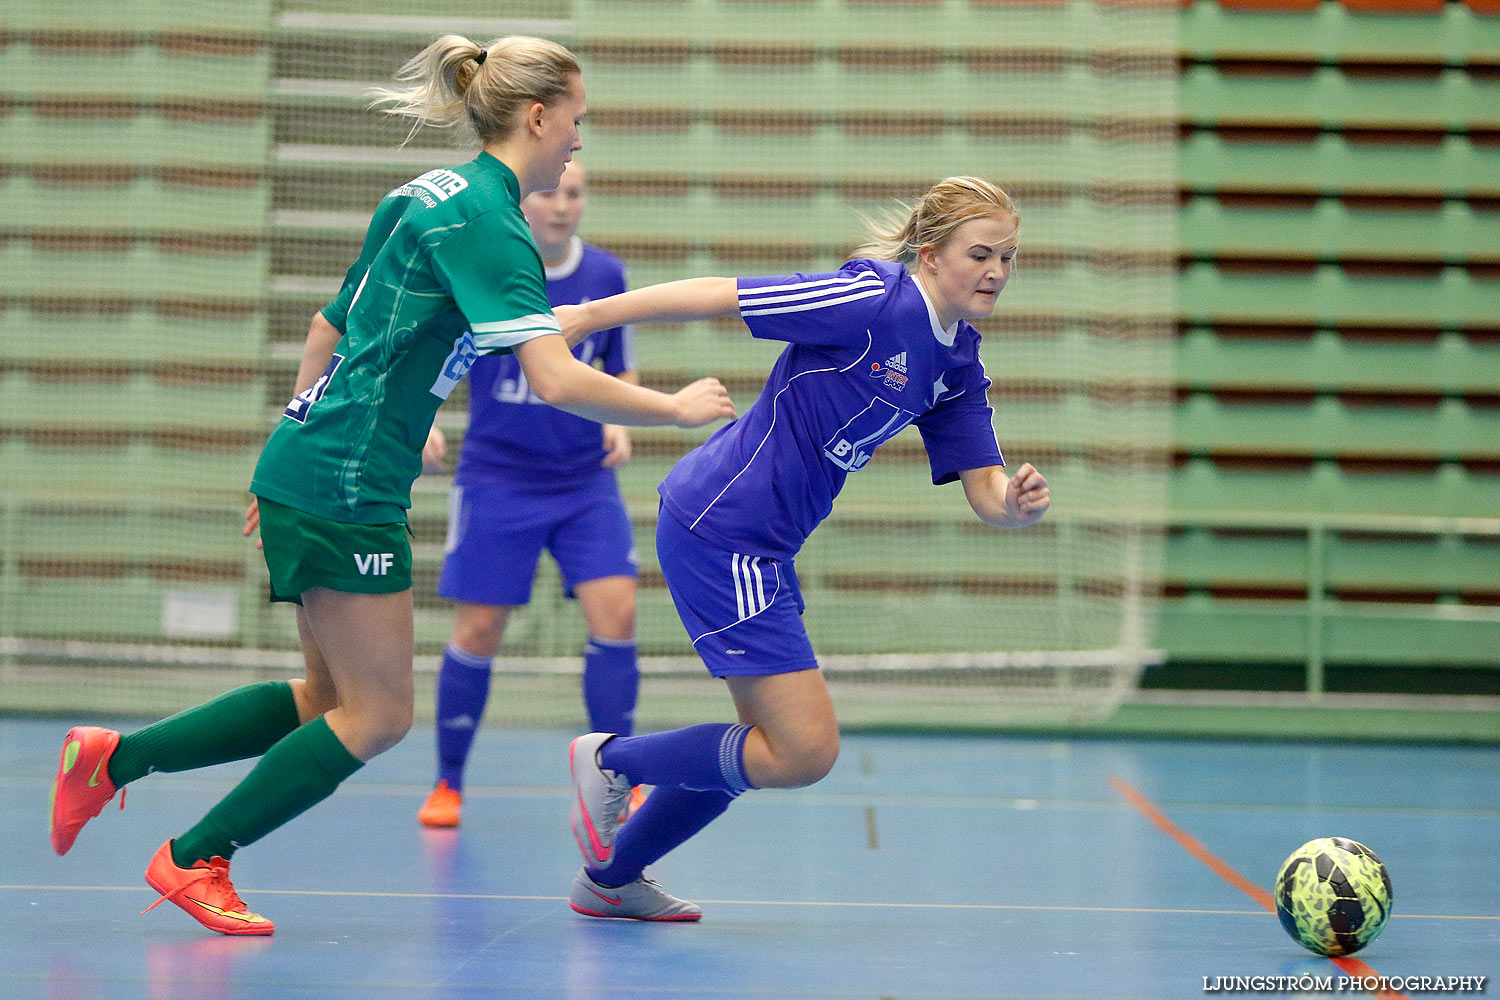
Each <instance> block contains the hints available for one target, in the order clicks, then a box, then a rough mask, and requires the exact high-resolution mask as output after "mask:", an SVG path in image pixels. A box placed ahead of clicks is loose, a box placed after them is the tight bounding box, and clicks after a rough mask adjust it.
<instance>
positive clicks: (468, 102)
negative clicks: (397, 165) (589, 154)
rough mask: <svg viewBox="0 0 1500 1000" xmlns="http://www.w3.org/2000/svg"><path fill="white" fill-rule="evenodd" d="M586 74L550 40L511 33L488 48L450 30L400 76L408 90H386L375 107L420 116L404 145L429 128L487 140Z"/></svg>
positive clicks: (378, 93)
mask: <svg viewBox="0 0 1500 1000" xmlns="http://www.w3.org/2000/svg"><path fill="white" fill-rule="evenodd" d="M579 73H580V70H579V66H578V59H577V58H576V57H575V56H574V55H573V53H571V52H569V51H568V50H567V49H565V48H564V47H563V46H561V45H558V44H557V43H556V42H550V41H547V40H546V39H543V38H531V37H529V36H526V35H510V36H508V37H505V38H499V39H496V40H495V41H493V42H490V43H488V44H486V45H479V44H477V43H475V42H471V41H470V40H469V39H467V38H465V37H464V36H462V35H443V36H442V37H441V38H439V39H438V40H437V41H435V42H433V43H432V44H431V45H429V46H427V47H426V48H425V49H423V50H422V51H421V52H419V53H417V54H416V55H415V56H413V57H412V58H411V59H410V60H408V61H407V63H406V65H404V66H402V67H401V69H400V70H398V71H397V73H396V82H397V83H404V84H407V86H405V87H379V88H376V89H375V90H374V91H373V92H372V93H373V96H374V97H375V100H374V102H373V103H372V104H371V105H370V106H371V107H372V108H374V107H381V105H390V106H389V107H382V108H381V110H382V111H384V112H385V113H386V114H388V115H400V116H403V117H407V118H412V119H414V121H413V123H412V127H411V131H410V132H408V133H407V135H406V139H405V140H403V141H402V145H405V144H406V142H409V141H410V140H411V137H412V136H413V135H416V133H417V129H419V128H421V127H422V126H424V125H427V126H431V127H433V128H454V127H457V126H460V125H468V126H469V127H470V128H472V129H473V130H474V133H475V135H476V136H478V138H479V141H480V143H481V144H487V143H490V142H493V141H496V140H499V139H504V138H505V137H506V136H508V135H510V133H511V132H512V131H513V130H514V129H515V127H516V123H517V115H518V113H519V112H520V111H521V110H523V109H524V108H526V107H529V106H530V105H532V104H535V103H541V104H551V103H552V102H553V101H554V100H556V99H557V98H558V97H559V96H560V95H561V94H562V93H564V92H565V91H566V90H567V89H568V88H569V86H571V85H572V83H573V80H574V78H575V77H577V76H578V75H579Z"/></svg>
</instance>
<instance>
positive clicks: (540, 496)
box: [417, 160, 640, 827]
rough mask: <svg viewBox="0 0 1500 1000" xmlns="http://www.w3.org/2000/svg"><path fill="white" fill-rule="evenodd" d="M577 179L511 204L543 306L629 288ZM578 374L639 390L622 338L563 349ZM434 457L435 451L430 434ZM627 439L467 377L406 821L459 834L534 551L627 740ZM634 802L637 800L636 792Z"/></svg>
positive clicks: (517, 378)
mask: <svg viewBox="0 0 1500 1000" xmlns="http://www.w3.org/2000/svg"><path fill="white" fill-rule="evenodd" d="M587 203H588V186H587V178H586V177H585V174H584V169H583V166H582V165H581V164H580V163H579V162H578V161H577V160H574V161H573V162H571V163H569V164H568V167H567V169H566V170H565V171H563V177H562V181H561V182H560V183H559V184H558V186H557V190H556V191H538V192H536V193H534V194H532V195H530V196H529V197H527V198H526V200H525V201H523V202H522V203H521V211H523V212H524V213H525V214H526V220H527V222H529V223H530V224H531V232H532V235H533V236H534V237H535V239H536V246H537V251H538V252H539V253H540V254H541V257H542V263H543V264H544V265H545V267H546V274H547V297H548V298H549V299H550V300H551V302H552V304H553V305H554V306H557V305H564V304H572V303H578V302H587V301H589V300H591V299H602V298H606V297H608V296H610V295H616V294H619V293H620V292H623V291H625V290H626V288H627V287H628V286H627V284H626V278H625V265H624V264H623V263H622V262H621V261H620V260H619V258H617V257H615V256H613V255H612V254H609V253H607V252H605V251H604V250H601V249H599V248H598V247H595V246H591V245H589V244H587V243H585V242H584V241H583V240H582V239H580V238H579V236H578V224H579V220H580V219H581V218H582V215H583V210H584V208H585V206H586V205H587ZM573 354H574V356H576V357H577V358H578V359H579V360H580V361H582V362H584V363H585V364H597V365H599V366H600V367H601V368H602V369H603V370H604V372H605V373H606V374H608V375H613V376H615V377H616V378H618V379H620V380H622V381H625V382H630V383H632V384H638V382H639V376H638V374H637V372H636V363H635V349H634V343H633V336H632V333H631V330H630V328H629V327H614V328H611V329H608V330H601V331H599V332H597V333H593V334H590V335H589V336H588V337H587V338H585V339H584V340H583V341H581V342H580V343H578V344H577V345H576V346H575V347H574V348H573ZM433 436H434V439H435V441H434V448H433V449H432V450H433V451H438V450H440V449H441V432H439V431H437V430H436V428H434V431H433ZM629 460H630V437H629V435H628V434H627V432H626V430H625V428H624V427H622V426H620V425H618V424H604V425H602V426H601V425H600V424H598V423H596V422H594V421H591V420H585V419H583V418H581V417H575V416H573V415H572V414H570V413H565V412H563V411H561V410H557V409H553V408H552V407H550V406H547V405H546V404H545V403H543V401H542V399H541V397H539V396H537V395H536V393H534V392H532V391H531V386H530V385H529V384H528V383H527V381H526V374H525V373H524V372H523V371H522V370H521V367H520V365H518V364H517V363H516V360H515V358H513V357H495V358H480V359H479V360H478V361H476V362H475V363H474V367H473V368H472V369H470V371H469V423H468V428H467V430H466V431H465V433H464V441H463V449H462V452H461V454H460V456H459V460H458V468H457V470H456V471H455V473H454V477H453V492H452V495H451V497H450V501H449V508H450V509H449V522H448V541H447V546H446V557H445V558H444V560H443V573H442V578H441V579H440V581H439V583H438V594H439V595H440V596H442V597H446V598H448V599H449V600H452V601H456V602H458V610H457V613H456V615H455V619H454V623H453V635H452V638H451V639H450V640H449V643H448V647H447V649H445V650H444V652H443V663H442V667H441V669H440V671H439V673H438V686H437V757H438V771H437V785H436V787H435V788H434V789H433V791H432V794H431V795H429V796H428V798H427V801H426V802H425V803H424V804H423V805H422V807H421V809H419V810H418V811H417V819H418V820H420V821H421V822H422V823H423V824H425V825H427V826H439V827H445V826H457V825H458V823H459V818H460V812H461V809H462V794H463V780H464V767H465V764H466V762H467V761H468V757H469V751H470V748H471V747H472V746H473V743H474V737H475V734H476V732H477V730H478V728H479V723H480V720H481V719H482V717H483V715H484V707H485V703H486V702H487V700H488V698H489V691H490V674H491V667H492V664H493V661H494V657H495V653H496V651H497V650H498V649H499V648H500V642H501V639H502V638H503V637H504V635H505V625H506V622H507V620H508V619H509V617H510V613H511V610H512V609H513V608H516V607H519V606H522V605H525V604H526V603H528V602H529V601H530V600H531V586H532V580H533V577H534V575H535V572H536V566H537V560H538V559H539V558H540V557H541V554H542V550H543V549H545V550H546V551H548V552H550V553H551V554H552V558H553V559H555V560H556V561H557V565H558V568H559V570H561V572H562V579H563V586H564V588H565V590H564V592H565V593H566V594H567V595H568V596H570V597H576V598H577V599H578V606H579V609H580V610H581V611H582V612H583V620H584V623H585V625H586V627H587V629H588V639H587V641H586V643H585V645H584V648H583V699H584V705H585V707H586V708H587V710H588V718H589V725H590V727H592V728H593V729H594V730H595V731H597V732H610V733H627V734H628V733H630V732H631V730H632V728H633V724H632V719H633V716H634V714H635V703H636V696H637V691H638V689H639V686H640V672H639V670H638V669H637V667H636V652H635V585H636V556H635V545H634V541H633V539H632V538H631V531H630V517H629V514H628V513H627V512H626V510H625V503H624V501H623V500H622V499H621V498H620V488H619V484H618V483H617V482H616V481H615V473H614V470H615V469H617V468H619V467H620V466H622V465H624V464H625V463H626V462H628V461H629ZM637 794H639V793H637Z"/></svg>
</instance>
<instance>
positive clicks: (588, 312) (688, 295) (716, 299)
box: [553, 278, 740, 347]
mask: <svg viewBox="0 0 1500 1000" xmlns="http://www.w3.org/2000/svg"><path fill="white" fill-rule="evenodd" d="M553 312H554V313H556V315H557V322H558V324H559V325H560V326H561V327H562V331H563V336H565V337H566V338H567V339H568V346H569V347H571V346H573V345H575V344H577V343H578V342H579V341H580V340H582V339H583V338H584V337H587V336H588V335H589V334H591V333H595V332H597V331H599V330H608V329H610V328H611V327H616V326H625V325H627V324H632V323H689V322H692V321H693V320H699V319H716V318H718V317H720V316H738V315H739V314H740V303H739V290H738V288H737V287H736V285H735V280H734V279H733V278H684V279H683V280H681V281H667V282H663V283H662V284H660V285H647V286H646V287H645V288H633V289H631V290H630V291H628V292H621V293H620V294H619V295H611V296H609V297H608V298H604V299H595V300H594V301H593V302H585V303H583V304H582V305H576V306H558V307H557V308H556V309H554V310H553Z"/></svg>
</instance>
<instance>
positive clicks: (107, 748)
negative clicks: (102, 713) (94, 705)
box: [48, 726, 125, 854]
mask: <svg viewBox="0 0 1500 1000" xmlns="http://www.w3.org/2000/svg"><path fill="white" fill-rule="evenodd" d="M119 745H120V734H119V733H117V732H115V731H114V730H113V729H101V728H100V727H98V726H74V727H73V728H72V729H69V730H68V735H67V736H65V737H63V748H62V759H61V760H60V761H59V762H58V765H57V779H56V780H55V781H53V782H52V812H51V817H50V818H49V820H48V822H49V824H50V826H51V828H52V849H53V850H54V851H56V852H57V853H58V854H67V853H68V851H69V850H70V849H71V848H72V847H73V841H75V840H77V839H78V831H80V830H82V829H83V824H85V823H87V822H88V821H89V820H91V819H93V818H94V817H95V816H97V815H99V811H100V810H102V809H103V808H104V804H105V803H106V802H108V801H109V800H110V799H112V798H114V797H115V783H114V782H113V781H111V780H109V758H110V755H111V754H113V753H114V752H115V747H117V746H119ZM120 808H121V809H124V808H125V796H124V794H121V795H120Z"/></svg>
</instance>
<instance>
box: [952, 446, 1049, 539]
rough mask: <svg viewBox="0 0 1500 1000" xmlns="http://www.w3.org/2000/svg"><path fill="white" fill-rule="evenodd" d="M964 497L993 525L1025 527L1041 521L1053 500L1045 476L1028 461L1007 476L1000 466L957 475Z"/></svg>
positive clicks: (967, 470) (982, 518) (998, 526)
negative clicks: (1014, 472) (961, 484)
mask: <svg viewBox="0 0 1500 1000" xmlns="http://www.w3.org/2000/svg"><path fill="white" fill-rule="evenodd" d="M958 478H959V481H960V482H962V483H963V484H964V496H965V497H967V498H968V500H969V506H970V507H972V508H974V513H976V514H978V515H979V519H980V520H981V521H983V522H984V523H985V524H988V525H989V526H990V527H992V528H1024V527H1027V526H1028V525H1032V524H1035V523H1036V522H1037V521H1039V520H1041V517H1042V515H1043V514H1045V513H1046V512H1047V508H1048V506H1050V505H1051V503H1052V495H1051V493H1050V491H1049V490H1048V488H1047V480H1046V478H1045V477H1044V476H1043V475H1042V474H1041V473H1040V472H1038V471H1037V470H1036V468H1035V467H1034V466H1033V465H1032V464H1031V463H1030V462H1027V463H1025V464H1024V465H1022V466H1021V467H1020V468H1019V469H1017V470H1016V474H1015V475H1014V476H1007V475H1006V474H1005V469H1004V467H1002V466H999V465H988V466H985V467H983V468H979V469H965V470H964V471H963V472H960V473H959V474H958Z"/></svg>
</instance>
